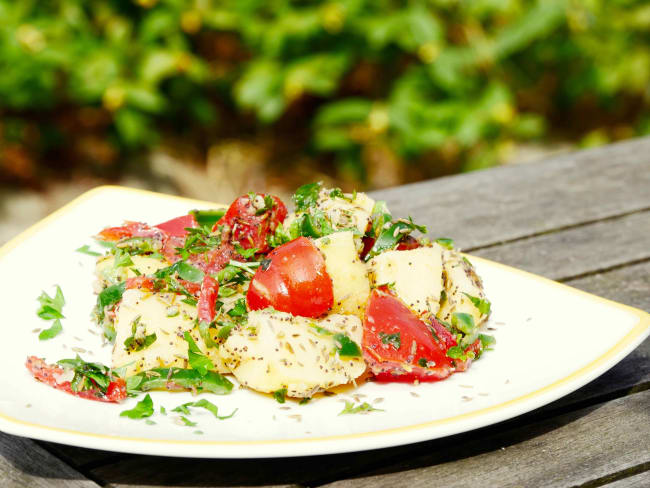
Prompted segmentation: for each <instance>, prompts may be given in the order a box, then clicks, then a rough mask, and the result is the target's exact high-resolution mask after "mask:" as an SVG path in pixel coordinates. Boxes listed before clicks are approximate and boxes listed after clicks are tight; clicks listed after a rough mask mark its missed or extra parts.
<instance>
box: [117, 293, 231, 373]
mask: <svg viewBox="0 0 650 488" xmlns="http://www.w3.org/2000/svg"><path fill="white" fill-rule="evenodd" d="M182 298H183V297H182V296H181V295H177V294H175V293H150V292H147V291H142V290H135V289H133V290H126V291H125V292H124V295H123V296H122V301H121V302H120V304H119V305H118V307H117V310H116V316H115V332H116V338H115V344H114V346H113V358H112V363H113V367H121V366H124V365H128V366H127V369H126V375H127V376H131V375H134V374H137V373H141V372H142V371H146V370H148V369H152V368H167V367H171V366H175V367H179V368H187V367H188V364H187V348H188V344H187V342H186V341H185V339H184V338H183V334H184V332H189V333H190V335H191V336H192V338H193V339H194V341H195V342H196V344H197V346H198V347H199V349H201V351H202V352H203V353H204V354H205V355H206V356H208V357H209V358H210V359H211V360H212V362H213V364H214V365H215V368H216V370H217V371H218V372H220V373H227V372H228V370H227V368H226V367H225V366H224V365H223V361H222V360H221V356H219V353H218V348H214V347H213V348H208V347H206V345H205V342H204V341H203V339H202V338H201V335H200V334H199V330H198V328H197V327H196V324H195V319H196V317H197V310H196V307H193V306H191V305H188V304H186V303H183V302H182V301H181V300H182ZM134 323H135V324H136V337H137V336H138V335H139V336H140V337H144V336H147V335H151V334H156V340H155V341H154V342H153V343H152V344H151V345H150V346H148V347H146V348H145V349H142V350H140V351H134V350H130V349H127V348H126V346H125V345H124V341H125V340H126V339H127V338H128V337H131V336H132V335H133V324H134ZM210 332H211V335H212V336H213V339H214V340H215V341H216V329H210Z"/></svg>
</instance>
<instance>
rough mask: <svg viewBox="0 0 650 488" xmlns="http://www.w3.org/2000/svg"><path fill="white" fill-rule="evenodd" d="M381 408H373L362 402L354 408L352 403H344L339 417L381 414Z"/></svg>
mask: <svg viewBox="0 0 650 488" xmlns="http://www.w3.org/2000/svg"><path fill="white" fill-rule="evenodd" d="M383 411H384V410H382V409H381V408H375V407H373V406H372V405H370V404H369V403H368V402H363V403H361V404H359V405H357V406H356V407H355V406H354V403H353V402H349V401H347V400H346V401H345V408H344V409H343V410H341V412H340V413H339V415H347V414H353V413H367V412H383Z"/></svg>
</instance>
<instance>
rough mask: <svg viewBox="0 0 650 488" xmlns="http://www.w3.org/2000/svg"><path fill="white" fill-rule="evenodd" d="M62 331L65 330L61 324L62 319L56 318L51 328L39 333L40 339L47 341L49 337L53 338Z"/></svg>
mask: <svg viewBox="0 0 650 488" xmlns="http://www.w3.org/2000/svg"><path fill="white" fill-rule="evenodd" d="M61 331H63V327H62V326H61V320H60V319H56V320H55V321H54V323H53V324H52V326H51V327H50V328H49V329H45V330H42V331H41V333H40V334H38V340H40V341H46V340H48V339H53V338H54V337H56V336H57V335H59V334H60V333H61Z"/></svg>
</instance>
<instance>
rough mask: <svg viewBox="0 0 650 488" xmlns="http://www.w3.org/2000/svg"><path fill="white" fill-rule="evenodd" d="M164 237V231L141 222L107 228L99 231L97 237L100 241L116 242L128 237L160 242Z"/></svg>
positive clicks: (128, 222)
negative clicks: (153, 239) (145, 238)
mask: <svg viewBox="0 0 650 488" xmlns="http://www.w3.org/2000/svg"><path fill="white" fill-rule="evenodd" d="M165 235H166V234H165V232H164V231H162V230H160V229H157V228H155V227H150V226H148V225H147V224H143V223H142V222H130V221H127V222H125V223H124V225H122V226H119V227H108V228H106V229H104V230H102V231H100V232H99V234H97V237H98V238H99V239H100V240H102V241H110V242H117V241H119V240H121V239H126V238H129V237H153V238H156V239H161V240H162V239H163V238H164V237H165Z"/></svg>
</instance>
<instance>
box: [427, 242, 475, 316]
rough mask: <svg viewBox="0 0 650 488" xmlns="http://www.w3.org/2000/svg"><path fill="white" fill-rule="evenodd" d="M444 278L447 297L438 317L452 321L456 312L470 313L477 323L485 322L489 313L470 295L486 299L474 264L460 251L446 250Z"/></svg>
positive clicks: (444, 254)
mask: <svg viewBox="0 0 650 488" xmlns="http://www.w3.org/2000/svg"><path fill="white" fill-rule="evenodd" d="M443 278H444V283H445V294H446V297H445V298H444V299H443V300H442V303H441V306H440V310H439V311H438V314H437V316H438V318H439V319H441V320H444V321H445V322H451V319H452V315H453V314H454V313H468V314H470V315H471V316H472V317H473V319H474V323H475V324H476V325H479V324H481V323H482V322H484V321H485V319H487V317H488V314H483V313H481V311H480V310H479V309H478V308H477V307H476V306H475V305H474V304H473V303H472V300H471V299H470V298H469V297H468V295H469V296H472V297H475V298H478V299H481V300H485V298H486V297H485V292H484V291H483V283H482V282H481V278H479V276H478V275H477V274H476V271H475V270H474V266H472V265H471V264H470V262H469V261H467V260H466V259H463V257H462V256H461V255H460V253H459V252H458V251H454V250H445V251H444V253H443Z"/></svg>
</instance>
